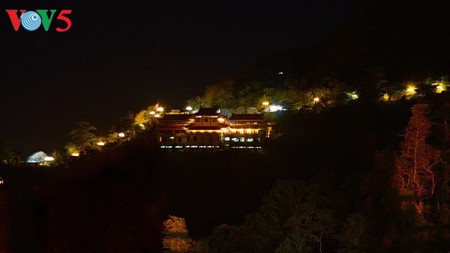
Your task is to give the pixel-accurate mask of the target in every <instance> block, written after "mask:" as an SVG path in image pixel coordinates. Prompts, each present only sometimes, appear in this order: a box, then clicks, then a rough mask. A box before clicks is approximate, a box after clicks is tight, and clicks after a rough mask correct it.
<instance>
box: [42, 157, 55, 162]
mask: <svg viewBox="0 0 450 253" xmlns="http://www.w3.org/2000/svg"><path fill="white" fill-rule="evenodd" d="M54 160H55V158H53V157H51V156H46V157H44V161H45V162H53V161H54Z"/></svg>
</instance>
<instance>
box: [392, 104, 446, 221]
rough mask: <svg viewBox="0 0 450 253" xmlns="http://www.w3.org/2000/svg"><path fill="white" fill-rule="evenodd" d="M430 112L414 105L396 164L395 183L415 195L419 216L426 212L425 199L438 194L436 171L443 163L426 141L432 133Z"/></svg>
mask: <svg viewBox="0 0 450 253" xmlns="http://www.w3.org/2000/svg"><path fill="white" fill-rule="evenodd" d="M428 113H429V106H428V105H426V104H417V105H415V106H413V108H412V116H411V118H410V120H409V123H408V126H407V128H406V131H405V136H404V138H405V139H404V141H403V143H402V145H401V151H400V154H399V155H398V156H397V159H396V164H395V167H396V168H395V169H396V170H395V174H394V184H395V186H396V187H398V188H400V189H403V190H408V191H411V192H412V193H413V195H414V198H415V201H414V202H413V205H414V206H415V208H416V210H417V212H418V213H422V211H423V200H424V199H427V198H430V197H431V196H432V195H433V194H434V190H435V187H436V173H435V171H434V168H435V166H436V165H438V164H439V163H440V162H441V158H440V153H439V152H438V150H437V149H435V148H434V147H433V146H431V145H429V144H427V142H426V141H427V137H428V135H429V134H430V130H431V122H430V120H429V118H428V116H427V115H428Z"/></svg>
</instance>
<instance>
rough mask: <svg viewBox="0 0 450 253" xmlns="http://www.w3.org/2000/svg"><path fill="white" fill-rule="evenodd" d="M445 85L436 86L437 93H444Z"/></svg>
mask: <svg viewBox="0 0 450 253" xmlns="http://www.w3.org/2000/svg"><path fill="white" fill-rule="evenodd" d="M444 90H445V89H444V87H443V86H442V85H438V86H436V93H442V92H443V91H444Z"/></svg>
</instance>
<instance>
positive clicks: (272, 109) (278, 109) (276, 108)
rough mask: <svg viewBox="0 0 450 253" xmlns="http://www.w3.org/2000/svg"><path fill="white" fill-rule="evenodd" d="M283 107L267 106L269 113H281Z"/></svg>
mask: <svg viewBox="0 0 450 253" xmlns="http://www.w3.org/2000/svg"><path fill="white" fill-rule="evenodd" d="M282 110H283V107H282V106H281V105H271V106H269V111H270V112H277V111H282Z"/></svg>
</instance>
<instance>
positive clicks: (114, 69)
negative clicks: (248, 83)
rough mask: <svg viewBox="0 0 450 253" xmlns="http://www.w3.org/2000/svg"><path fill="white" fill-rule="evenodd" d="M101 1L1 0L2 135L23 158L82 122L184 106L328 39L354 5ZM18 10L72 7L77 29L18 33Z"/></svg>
mask: <svg viewBox="0 0 450 253" xmlns="http://www.w3.org/2000/svg"><path fill="white" fill-rule="evenodd" d="M99 2H100V1H96V2H95V3H91V1H83V2H82V3H81V1H1V3H0V8H1V10H0V45H1V47H0V55H1V65H0V66H1V67H0V74H1V86H0V115H1V124H0V139H9V140H11V141H13V143H14V147H15V148H16V149H17V151H19V152H20V154H21V155H22V156H26V155H29V154H30V153H32V152H34V151H39V150H43V151H46V152H51V151H52V150H54V149H61V148H63V146H64V144H65V143H67V142H68V141H69V137H68V132H69V131H70V130H71V129H72V128H73V127H74V122H77V121H88V122H90V123H92V124H93V125H95V126H97V127H98V128H99V130H104V131H107V130H108V128H109V127H110V126H112V125H114V124H116V123H117V122H118V120H119V118H120V117H121V116H122V115H125V114H126V113H127V112H128V111H132V112H138V111H139V110H140V109H143V108H145V107H147V106H149V105H152V104H155V103H156V102H158V101H159V102H160V103H162V104H163V105H166V106H169V107H171V108H176V107H182V106H183V105H184V101H185V100H187V99H188V98H190V97H192V96H195V95H201V94H202V92H203V89H204V87H205V86H206V85H208V84H210V83H212V82H214V81H217V80H219V79H221V78H223V77H226V76H232V75H236V74H238V73H239V72H240V71H242V70H243V68H245V66H248V65H250V64H251V63H253V62H254V61H256V60H257V59H258V58H260V57H262V56H264V55H267V54H270V53H273V52H286V51H288V50H289V49H292V48H295V47H307V46H310V45H312V44H314V43H316V42H318V41H320V40H321V39H323V38H325V37H326V35H327V33H328V32H330V31H332V30H333V29H334V28H335V27H337V26H339V25H340V24H342V23H343V22H344V21H345V20H346V18H348V17H349V16H350V15H351V13H352V10H353V9H354V8H355V5H356V2H357V1H356V0H346V1H329V0H317V1H302V0H298V1H254V0H253V1H245V0H240V1H230V0H228V1H139V2H138V3H130V2H131V1H108V2H106V1H103V4H101V3H99ZM120 2H123V3H120ZM136 2H137V1H136ZM21 8H23V9H27V10H36V9H57V10H58V11H57V14H58V13H59V11H60V10H61V9H72V10H73V13H72V14H71V15H69V17H70V19H71V20H72V22H73V26H72V28H71V29H70V30H69V31H68V32H66V33H57V32H56V31H55V28H56V27H58V26H61V23H58V22H60V21H56V17H55V20H54V21H53V22H52V24H51V26H50V29H49V31H48V32H45V31H44V30H43V29H42V27H41V28H39V29H38V30H37V31H35V32H28V31H25V30H24V29H23V28H22V27H21V28H20V30H19V31H18V32H15V31H14V30H13V27H12V25H11V22H10V21H9V17H8V15H7V13H6V12H5V9H21ZM57 14H56V15H57ZM100 132H101V131H100Z"/></svg>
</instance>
